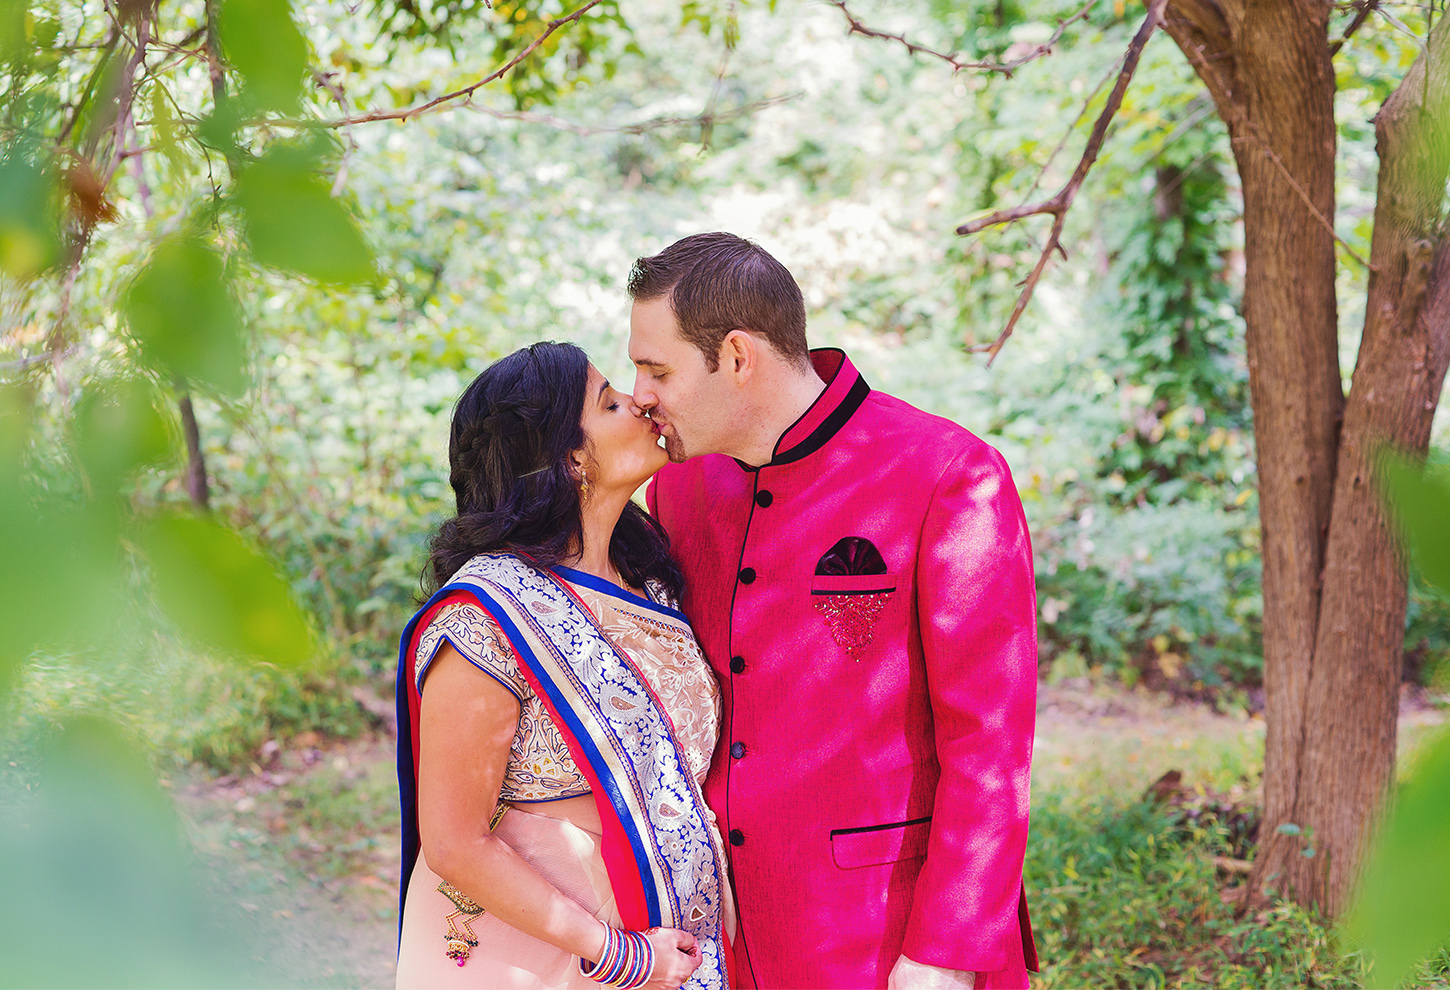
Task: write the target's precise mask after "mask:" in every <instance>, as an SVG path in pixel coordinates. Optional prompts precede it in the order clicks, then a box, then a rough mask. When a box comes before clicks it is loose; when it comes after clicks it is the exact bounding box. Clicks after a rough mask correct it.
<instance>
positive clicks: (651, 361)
mask: <svg viewBox="0 0 1450 990" xmlns="http://www.w3.org/2000/svg"><path fill="white" fill-rule="evenodd" d="M634 363H635V364H637V365H639V364H647V365H649V366H650V367H651V368H663V367H664V366H665V363H664V362H663V361H660V360H658V359H657V358H635V359H634Z"/></svg>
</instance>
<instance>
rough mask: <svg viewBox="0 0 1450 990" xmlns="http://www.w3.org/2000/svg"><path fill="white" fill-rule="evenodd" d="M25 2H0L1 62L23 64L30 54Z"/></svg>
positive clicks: (8, 0) (4, 0) (10, 0)
mask: <svg viewBox="0 0 1450 990" xmlns="http://www.w3.org/2000/svg"><path fill="white" fill-rule="evenodd" d="M27 6H28V5H27V4H26V3H25V2H24V0H0V62H9V63H14V62H21V61H23V60H24V59H25V56H26V55H28V54H29V53H30V38H29V32H28V31H26V29H25V21H26V17H27V13H28V12H27V11H26V7H27Z"/></svg>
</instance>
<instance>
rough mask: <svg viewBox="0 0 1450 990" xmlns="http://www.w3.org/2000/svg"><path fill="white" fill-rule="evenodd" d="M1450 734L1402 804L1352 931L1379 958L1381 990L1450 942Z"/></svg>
mask: <svg viewBox="0 0 1450 990" xmlns="http://www.w3.org/2000/svg"><path fill="white" fill-rule="evenodd" d="M1447 823H1450V735H1442V736H1441V737H1440V738H1439V739H1438V740H1437V741H1435V742H1434V743H1432V744H1431V745H1430V747H1429V749H1428V750H1427V751H1426V752H1425V754H1424V756H1423V757H1422V758H1421V759H1420V761H1419V765H1418V767H1417V768H1416V770H1415V772H1414V773H1413V774H1412V775H1411V777H1410V779H1409V780H1407V781H1406V782H1405V784H1404V786H1403V788H1402V789H1401V791H1400V794H1399V797H1398V800H1397V801H1396V802H1395V813H1394V817H1393V819H1391V821H1390V823H1389V825H1388V827H1387V828H1386V829H1385V832H1384V835H1383V836H1382V837H1381V839H1380V843H1379V847H1378V848H1377V849H1376V851H1375V853H1374V855H1373V857H1372V858H1371V860H1370V863H1369V866H1368V868H1367V870H1366V871H1365V879H1364V884H1363V887H1362V889H1361V891H1360V896H1359V899H1358V901H1357V903H1356V904H1355V907H1354V912H1353V915H1352V916H1351V922H1350V930H1351V931H1353V932H1355V933H1356V934H1357V935H1359V936H1360V937H1361V938H1363V939H1364V940H1365V942H1366V943H1367V944H1368V945H1369V948H1370V951H1371V953H1372V954H1373V955H1374V958H1375V970H1374V976H1375V980H1374V984H1373V985H1375V986H1384V987H1391V986H1397V985H1399V983H1400V981H1401V980H1403V979H1404V978H1405V977H1406V976H1407V975H1409V973H1410V969H1411V967H1413V966H1414V965H1415V963H1417V962H1419V961H1420V960H1421V959H1424V958H1425V957H1426V956H1429V955H1430V954H1431V953H1433V952H1434V951H1435V950H1436V949H1438V948H1440V947H1441V946H1443V945H1445V944H1446V943H1447V942H1450V896H1447V893H1446V892H1447V891H1450V842H1447V841H1446V838H1445V836H1446V829H1447Z"/></svg>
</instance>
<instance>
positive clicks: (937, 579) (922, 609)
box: [397, 233, 1037, 990]
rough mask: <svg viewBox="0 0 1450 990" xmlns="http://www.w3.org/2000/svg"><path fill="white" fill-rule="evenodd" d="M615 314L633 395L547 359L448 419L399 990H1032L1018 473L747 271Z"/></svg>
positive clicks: (408, 736) (650, 263)
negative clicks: (446, 503) (621, 322)
mask: <svg viewBox="0 0 1450 990" xmlns="http://www.w3.org/2000/svg"><path fill="white" fill-rule="evenodd" d="M628 287H629V293H630V296H631V298H632V300H633V309H632V312H631V316H630V337H629V356H630V359H631V361H632V362H633V363H634V365H635V368H636V377H635V381H634V383H633V385H634V388H633V393H632V394H631V393H629V392H625V391H623V390H622V388H620V387H617V386H615V385H612V384H611V383H610V382H608V381H606V380H605V379H604V377H603V375H601V374H600V372H599V371H598V370H597V369H596V368H595V367H594V366H593V365H592V364H590V362H589V359H588V357H587V356H586V355H585V354H584V352H583V351H581V350H580V349H579V348H577V347H575V346H573V345H570V344H554V343H539V344H534V345H533V346H531V347H527V348H524V349H523V350H520V351H517V352H515V353H514V354H511V355H509V356H508V357H505V358H503V359H501V360H499V361H497V362H496V363H494V364H493V365H491V366H490V367H489V368H488V369H487V370H485V371H484V372H483V373H482V374H480V375H479V376H478V378H477V379H475V380H474V381H473V383H472V384H470V385H469V386H468V388H467V389H466V390H465V391H464V393H463V395H462V396H461V397H460V398H459V400H458V404H457V406H456V408H455V410H454V415H453V422H452V428H451V432H450V437H449V449H448V460H449V480H450V483H451V485H452V487H453V491H454V494H455V496H456V498H457V514H456V515H455V516H454V517H452V518H450V519H448V520H447V521H445V522H444V523H443V524H442V525H441V527H440V528H439V530H438V532H437V533H436V534H435V536H434V537H433V540H432V543H431V545H430V559H429V573H430V575H431V582H432V585H433V587H436V588H437V591H436V593H434V594H433V596H432V597H431V598H430V599H429V600H428V602H427V603H426V604H425V605H424V606H423V608H422V609H421V610H420V611H419V612H418V613H417V615H415V616H414V617H413V619H412V620H411V621H410V622H409V623H408V625H407V628H406V629H405V630H404V632H403V636H402V642H401V646H400V653H399V666H398V724H399V733H398V776H399V783H400V787H401V796H402V805H403V876H402V898H403V900H402V921H401V939H400V948H399V958H398V978H397V980H398V986H399V987H400V988H401V987H409V988H411V987H458V988H464V987H470V988H485V987H486V988H495V987H571V988H587V987H590V986H593V985H595V984H602V985H605V986H613V987H627V988H641V987H648V988H652V990H653V988H661V990H666V988H668V990H672V988H676V987H681V986H686V987H691V988H701V990H705V988H725V987H758V988H761V990H799V988H825V987H832V988H872V987H889V988H895V990H906V988H931V990H937V988H956V990H963V988H977V990H984V988H998V987H1011V988H1025V987H1027V985H1028V983H1027V972H1028V970H1035V969H1036V968H1037V960H1036V952H1035V949H1034V947H1033V941H1032V932H1031V925H1030V923H1029V921H1028V915H1027V903H1026V896H1025V893H1024V890H1023V883H1022V863H1023V856H1024V852H1025V847H1026V842H1027V826H1028V788H1029V777H1030V763H1031V755H1032V734H1033V724H1034V717H1035V695H1036V671H1037V645H1036V605H1035V598H1034V590H1033V568H1032V554H1031V547H1030V545H1029V539H1028V533H1027V526H1026V523H1025V521H1024V519H1023V515H1022V506H1021V502H1020V500H1019V498H1018V494H1017V490H1016V488H1015V487H1014V485H1013V482H1012V476H1011V473H1010V471H1009V470H1008V468H1007V465H1006V463H1005V462H1004V461H1003V459H1002V457H1001V456H1000V455H999V454H998V453H997V452H996V451H995V450H993V449H992V448H991V447H990V446H988V445H987V444H986V443H984V442H983V441H981V440H980V439H978V438H977V437H976V436H974V435H972V434H971V433H969V432H968V431H967V430H965V429H963V428H962V427H960V426H958V425H956V424H954V423H952V422H950V421H948V420H945V419H942V418H940V417H937V416H932V415H929V414H927V413H924V412H922V411H920V410H918V409H916V408H914V407H912V406H910V405H908V404H907V403H905V402H902V401H900V400H899V399H895V398H893V397H891V396H889V395H886V394H884V393H881V392H878V391H875V390H873V389H872V388H871V387H870V386H869V385H867V383H866V380H865V379H864V378H863V377H862V375H861V373H860V372H859V371H858V370H857V369H856V367H855V366H854V365H853V364H852V363H851V361H850V360H849V359H848V358H847V356H846V355H845V354H844V353H843V352H841V351H839V350H830V349H823V350H814V351H812V350H810V349H809V348H808V346H807V343H806V317H805V306H804V303H803V300H802V297H801V292H800V289H799V288H798V286H797V285H796V282H795V279H794V278H793V277H792V276H791V274H790V272H789V271H787V270H786V268H785V267H784V266H782V265H781V264H780V263H779V262H778V261H777V260H776V259H775V258H773V257H771V255H770V254H768V253H767V252H766V251H764V250H763V249H762V248H760V247H759V246H758V245H756V244H753V243H751V242H749V241H746V240H743V239H741V238H738V237H735V236H733V235H731V234H724V233H712V234H698V235H695V236H692V237H687V238H685V239H683V240H681V241H678V242H677V243H675V244H673V245H671V246H670V247H668V248H667V249H665V250H664V251H662V252H661V253H659V254H657V255H654V256H652V257H648V258H641V259H639V260H638V261H636V262H635V265H634V268H633V270H632V271H631V273H630V277H629V283H628ZM661 441H663V447H662V446H661ZM646 482H648V488H647V489H646V503H647V505H648V511H647V512H646V511H645V509H643V508H641V507H640V506H639V505H638V504H637V503H635V502H633V501H632V500H631V498H632V496H633V495H634V493H635V492H636V491H637V490H638V489H639V487H640V486H641V485H643V484H645V483H646Z"/></svg>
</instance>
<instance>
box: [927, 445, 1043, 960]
mask: <svg viewBox="0 0 1450 990" xmlns="http://www.w3.org/2000/svg"><path fill="white" fill-rule="evenodd" d="M916 587H917V608H918V615H919V617H920V618H919V622H920V629H921V645H922V653H923V656H924V659H925V665H926V678H927V689H928V691H929V693H930V698H931V707H932V715H933V719H934V723H935V732H936V751H937V759H938V762H939V763H940V766H941V778H940V781H939V783H938V784H937V791H936V799H935V803H934V807H933V812H932V827H931V839H930V842H929V844H928V847H927V856H926V862H925V863H924V864H923V866H922V871H921V875H920V878H919V879H918V880H917V885H916V892H915V897H914V900H913V903H912V909H911V917H910V920H909V922H908V924H907V930H906V939H905V943H904V945H903V947H902V953H903V954H904V955H906V956H908V957H910V958H911V959H913V960H915V961H916V962H919V963H925V964H927V965H931V966H939V967H943V968H946V969H957V970H974V971H977V972H991V971H994V970H1000V969H1006V968H1008V967H1009V966H1014V965H1016V964H1017V962H1018V961H1019V960H1021V958H1022V957H1021V956H1020V955H1018V953H1019V952H1021V951H1022V949H1021V948H1020V946H1021V944H1022V943H1021V939H1022V938H1023V932H1022V930H1021V929H1020V927H1019V922H1018V900H1019V898H1020V897H1021V891H1022V860H1023V856H1024V854H1025V852H1026V847H1027V816H1028V790H1029V786H1030V777H1031V762H1032V733H1033V725H1034V722H1035V720H1036V698H1037V602H1036V593H1035V588H1034V585H1033V569H1032V547H1031V542H1030V538H1029V536H1028V533H1027V523H1026V520H1025V519H1024V517H1023V515H1022V502H1021V499H1020V498H1019V497H1018V495H1017V489H1016V487H1015V486H1014V485H1013V483H1012V475H1011V472H1010V471H1009V470H1008V468H1007V464H1006V462H1005V461H1004V460H1003V459H1002V456H1001V455H1000V454H998V453H997V452H996V451H995V450H993V449H992V448H991V447H989V446H987V445H986V444H984V443H982V442H981V441H979V440H976V439H975V438H973V439H972V442H971V445H970V446H969V447H968V448H967V449H965V450H963V451H962V452H961V453H959V454H958V455H957V456H956V458H955V459H954V460H953V461H952V462H951V463H950V464H949V465H948V467H947V470H946V471H945V472H944V473H943V475H942V477H941V479H940V480H939V481H938V482H937V486H936V490H935V491H934V492H933V494H932V498H931V504H930V506H929V507H928V509H927V514H926V520H925V523H924V525H923V529H922V535H921V549H920V552H919V555H918V558H917V574H916ZM1013 940H1017V945H1013Z"/></svg>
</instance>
